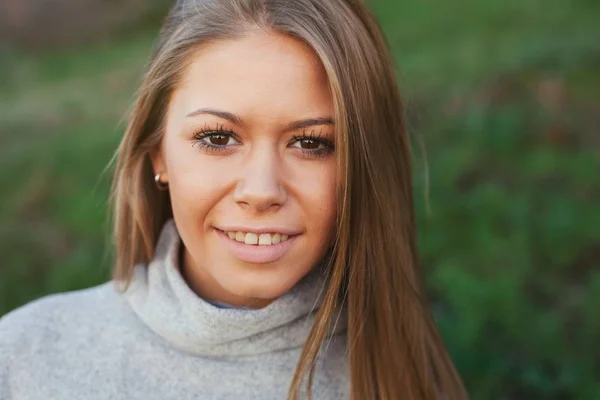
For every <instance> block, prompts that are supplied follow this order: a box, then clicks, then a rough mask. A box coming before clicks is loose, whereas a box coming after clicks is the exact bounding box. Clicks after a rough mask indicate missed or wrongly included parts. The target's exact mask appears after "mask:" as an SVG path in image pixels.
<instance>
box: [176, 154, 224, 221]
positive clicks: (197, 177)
mask: <svg viewBox="0 0 600 400" xmlns="http://www.w3.org/2000/svg"><path fill="white" fill-rule="evenodd" d="M165 149H166V157H165V158H166V166H167V171H168V176H169V190H170V194H171V203H172V206H173V213H174V214H175V216H179V217H180V218H179V221H180V222H184V223H185V221H186V220H188V221H189V222H190V223H194V224H197V223H198V220H199V219H202V218H203V217H204V216H206V214H208V212H209V211H210V210H211V209H212V208H213V207H214V205H215V204H216V203H218V201H219V200H220V198H221V197H222V196H223V193H224V192H226V191H227V188H228V178H227V177H228V175H231V174H230V171H227V170H226V169H223V166H220V167H219V168H218V169H216V168H215V165H213V164H214V163H213V162H211V161H212V159H211V158H210V157H205V156H204V157H203V156H202V155H201V154H200V153H199V150H198V149H197V148H195V147H193V146H192V144H191V143H185V142H182V143H174V144H172V145H167V146H165ZM216 171H218V172H216ZM181 217H183V218H181Z"/></svg>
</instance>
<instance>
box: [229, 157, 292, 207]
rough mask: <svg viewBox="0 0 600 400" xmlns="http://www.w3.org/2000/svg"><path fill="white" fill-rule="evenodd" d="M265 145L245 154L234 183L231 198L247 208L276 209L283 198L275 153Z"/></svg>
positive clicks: (281, 203) (277, 158)
mask: <svg viewBox="0 0 600 400" xmlns="http://www.w3.org/2000/svg"><path fill="white" fill-rule="evenodd" d="M267 147H268V146H264V148H262V149H256V151H253V152H252V153H251V154H249V156H248V158H247V159H246V160H245V162H244V165H243V166H242V170H241V171H240V179H239V180H238V182H237V185H236V187H235V191H234V194H233V199H234V201H235V202H236V203H237V204H238V205H240V207H242V208H243V209H245V210H248V211H252V212H265V211H269V210H277V209H279V208H281V206H282V205H283V204H284V203H285V201H286V199H287V192H286V190H285V189H284V187H283V186H282V184H281V179H280V171H281V165H279V164H280V162H279V156H278V155H277V153H276V152H275V151H273V150H270V149H268V148H267Z"/></svg>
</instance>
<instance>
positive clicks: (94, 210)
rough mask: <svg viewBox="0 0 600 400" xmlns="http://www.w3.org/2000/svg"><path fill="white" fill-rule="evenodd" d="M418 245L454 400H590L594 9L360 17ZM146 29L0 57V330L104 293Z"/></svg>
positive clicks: (586, 4) (439, 8) (480, 4)
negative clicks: (380, 47) (400, 125)
mask: <svg viewBox="0 0 600 400" xmlns="http://www.w3.org/2000/svg"><path fill="white" fill-rule="evenodd" d="M371 7H372V9H373V11H374V12H375V13H376V14H377V15H378V17H379V18H380V21H381V24H382V26H383V28H384V30H385V32H386V35H387V37H388V41H389V44H390V46H391V48H392V49H393V52H394V55H395V58H396V62H397V65H398V76H399V85H400V88H401V90H402V93H403V94H404V97H405V100H406V104H407V109H408V117H409V125H410V134H411V136H412V139H413V143H414V154H415V158H414V167H415V172H414V176H415V199H416V202H417V217H418V224H419V232H420V233H419V246H420V254H421V256H422V259H423V269H424V272H425V275H426V277H427V284H428V288H429V291H430V295H431V299H432V301H433V304H434V310H435V313H436V317H437V320H438V323H439V326H440V328H441V330H442V333H443V336H444V339H445V341H446V343H447V345H448V347H449V349H450V351H451V353H452V356H453V359H454V361H455V363H456V365H457V367H458V369H459V371H460V373H461V375H462V377H463V379H464V381H465V383H466V385H467V387H468V389H469V392H470V394H471V396H472V398H473V399H482V400H483V399H557V400H558V399H575V400H577V399H581V400H583V399H586V400H593V399H600V311H599V308H600V272H599V268H598V267H600V178H599V176H600V2H598V1H597V0H569V1H555V0H546V1H541V0H504V1H501V0H488V1H483V0H479V1H474V0H456V1H452V2H450V1H447V2H442V1H433V0H404V1H396V0H378V1H372V2H371ZM156 36H157V29H150V30H147V31H140V32H138V33H135V34H129V35H128V36H125V37H121V38H119V39H118V40H114V41H111V42H107V43H103V44H96V45H88V46H84V45H80V46H77V47H73V48H68V49H63V50H56V51H52V52H45V53H35V54H31V53H28V52H26V51H23V50H19V49H18V48H6V49H3V50H2V52H0V76H2V77H3V78H6V79H5V80H4V82H2V83H0V85H1V86H0V89H1V91H0V254H1V255H2V261H3V262H2V263H1V264H0V315H2V314H4V313H6V312H8V311H9V310H11V309H14V308H15V307H18V306H20V305H22V304H24V303H26V302H28V301H30V300H32V299H35V298H38V297H40V296H42V295H44V294H48V293H53V292H60V291H66V290H72V289H78V288H84V287H89V286H92V285H95V284H98V283H100V282H103V281H105V280H106V279H108V278H109V268H110V259H111V258H110V245H109V242H108V240H107V222H106V220H107V215H106V209H107V197H108V187H109V184H110V171H109V172H108V173H103V171H104V168H105V167H106V165H107V164H108V162H109V160H110V158H111V156H112V153H113V151H114V150H115V149H116V146H117V144H118V142H119V139H120V137H121V135H122V132H123V129H124V120H123V118H124V116H125V115H126V111H127V108H128V106H129V105H130V103H131V101H132V98H133V94H134V92H135V90H136V86H137V84H138V83H139V79H140V76H141V71H142V69H143V65H144V63H145V62H146V60H147V57H148V56H149V53H150V50H151V47H152V45H153V43H154V40H155V39H156Z"/></svg>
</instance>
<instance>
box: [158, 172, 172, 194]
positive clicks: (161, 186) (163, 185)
mask: <svg viewBox="0 0 600 400" xmlns="http://www.w3.org/2000/svg"><path fill="white" fill-rule="evenodd" d="M161 176H162V172H159V173H158V174H156V175H154V182H155V183H156V187H157V188H158V190H162V191H164V190H167V189H168V188H169V184H167V183H164V182H161V181H160V177H161Z"/></svg>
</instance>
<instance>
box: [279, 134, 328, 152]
mask: <svg viewBox="0 0 600 400" xmlns="http://www.w3.org/2000/svg"><path fill="white" fill-rule="evenodd" d="M289 146H290V147H292V148H296V149H299V150H300V151H301V152H302V155H303V156H304V157H306V158H321V157H326V156H328V155H330V154H331V153H333V151H334V149H335V145H334V144H333V142H332V141H331V140H330V139H328V138H327V136H326V135H324V134H322V133H321V132H319V133H315V132H311V133H309V134H304V135H302V136H294V139H293V140H292V141H291V142H290V144H289Z"/></svg>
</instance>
